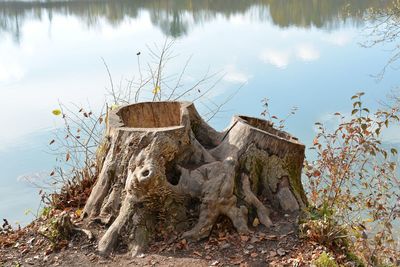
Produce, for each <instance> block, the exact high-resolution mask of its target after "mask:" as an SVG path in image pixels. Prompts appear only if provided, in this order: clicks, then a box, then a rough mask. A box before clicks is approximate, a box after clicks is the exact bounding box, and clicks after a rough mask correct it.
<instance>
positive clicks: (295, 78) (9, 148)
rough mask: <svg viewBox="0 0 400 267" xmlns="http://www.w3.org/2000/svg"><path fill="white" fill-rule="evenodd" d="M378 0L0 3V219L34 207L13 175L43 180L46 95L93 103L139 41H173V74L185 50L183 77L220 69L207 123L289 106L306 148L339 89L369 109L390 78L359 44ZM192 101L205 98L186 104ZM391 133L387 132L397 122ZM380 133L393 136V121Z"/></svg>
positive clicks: (132, 68) (345, 100)
mask: <svg viewBox="0 0 400 267" xmlns="http://www.w3.org/2000/svg"><path fill="white" fill-rule="evenodd" d="M389 5H390V1H379V0H353V1H350V0H347V1H345V0H332V1H328V0H325V1H312V0H280V1H274V0H260V1H251V0H250V1H249V0H230V1H222V0H217V1H211V0H208V1H207V0H202V1H188V0H179V1H168V0H163V1H161V0H159V1H153V0H146V1H106V0H100V1H90V0H88V1H57V2H53V1H49V2H48V1H46V2H31V1H27V2H14V1H8V2H0V100H1V105H0V114H1V115H0V125H1V126H0V129H1V130H0V171H1V174H0V217H1V218H4V217H6V218H9V219H10V221H12V222H17V221H18V222H20V223H26V222H28V221H29V220H30V219H31V217H30V215H24V212H25V211H26V210H28V209H31V210H32V211H33V212H36V209H37V207H38V203H39V197H38V189H36V188H34V187H33V186H32V185H30V184H28V183H26V182H24V179H23V178H22V177H24V176H30V177H33V178H34V179H37V180H40V179H45V178H46V176H47V174H48V173H49V171H50V169H51V168H52V166H53V165H54V156H53V155H51V154H49V153H48V152H47V151H48V148H47V144H48V142H49V140H50V139H51V131H52V129H54V128H55V127H57V126H59V124H58V121H57V118H55V117H54V116H53V115H52V114H51V110H53V109H54V108H56V107H57V103H58V101H62V102H64V103H70V102H72V103H77V104H83V105H86V104H88V103H90V105H91V106H92V107H93V108H94V109H96V108H99V107H100V106H101V105H102V103H103V101H104V98H105V87H106V86H108V76H107V73H106V71H105V68H104V66H103V64H102V61H101V58H102V57H103V58H104V59H105V61H106V62H107V64H108V66H109V67H110V70H111V73H112V76H113V79H114V80H117V81H119V80H120V79H124V78H123V77H125V78H126V77H131V76H132V75H134V74H135V73H137V71H138V70H137V65H136V53H137V52H139V51H141V52H143V53H142V54H144V58H143V60H144V61H145V60H146V56H145V53H144V52H145V51H146V45H153V44H154V43H156V44H162V43H163V42H164V40H165V38H166V37H169V38H174V39H176V44H175V47H174V51H176V54H179V56H177V57H176V58H174V60H173V61H172V62H171V64H170V66H169V71H170V72H174V71H176V72H178V71H179V70H180V69H181V68H182V66H183V65H184V64H185V62H186V60H187V58H188V57H190V56H191V55H192V60H191V62H190V64H189V67H188V70H187V73H188V74H189V76H188V77H186V78H185V79H186V80H185V82H187V83H188V84H190V83H191V82H193V80H195V79H196V78H200V77H201V76H202V75H203V74H204V72H205V71H206V70H207V69H208V68H210V71H211V72H217V71H222V72H224V73H226V75H225V76H224V78H223V80H222V81H221V82H220V83H219V84H218V85H217V86H216V88H215V89H214V90H213V93H212V100H213V101H217V102H218V101H219V102H221V101H223V100H224V99H225V98H226V97H227V96H229V95H231V94H232V93H233V92H235V90H237V88H238V87H239V86H240V85H241V84H243V83H245V86H244V87H243V88H242V89H241V90H240V91H239V92H238V93H237V95H236V96H235V97H234V98H233V99H232V100H231V101H230V102H229V103H227V104H226V105H225V107H224V110H223V112H221V113H219V114H218V116H217V117H216V118H214V119H213V121H212V125H213V126H215V127H216V128H218V129H223V128H224V127H225V126H226V125H227V124H228V123H229V120H230V117H231V116H232V114H235V113H242V114H247V115H252V116H259V114H260V112H261V111H262V107H261V103H260V101H261V99H262V98H264V97H268V98H269V99H270V103H271V104H270V108H271V111H272V112H273V113H275V114H278V115H281V116H282V115H285V114H286V113H287V112H288V111H289V110H290V108H291V107H292V106H297V107H299V111H298V112H297V114H296V116H294V117H293V118H291V119H290V120H289V121H288V123H287V124H288V128H287V130H288V131H290V132H291V133H293V134H294V135H296V136H297V137H299V138H300V140H302V141H303V142H304V143H305V144H306V145H308V144H310V143H311V141H312V138H313V135H314V128H313V124H314V122H315V121H325V120H327V119H329V118H330V114H332V113H334V112H336V111H342V112H346V111H349V109H350V103H351V102H350V100H349V98H350V96H351V95H352V94H353V93H355V92H357V91H360V90H362V91H365V92H367V97H366V99H365V101H366V102H367V103H368V104H369V105H370V106H372V107H374V106H375V107H376V106H377V105H378V104H377V100H379V99H383V98H384V97H385V95H386V94H387V93H389V92H390V90H392V89H395V88H396V87H397V86H398V85H399V84H400V75H399V73H398V72H396V71H394V70H391V69H389V70H388V71H387V72H386V74H385V76H384V78H383V80H381V81H380V82H377V81H376V80H375V79H374V78H373V77H371V75H374V74H377V73H378V72H379V71H380V70H381V69H382V67H383V66H384V65H385V63H386V62H387V60H388V59H389V57H390V52H389V51H388V49H387V47H382V46H377V47H373V48H368V49H367V48H363V47H361V46H360V44H359V43H362V42H364V41H365V40H366V38H368V36H365V34H363V33H364V32H363V29H364V27H365V25H366V23H367V24H368V21H364V19H363V14H364V13H365V12H366V10H367V9H368V8H370V7H380V8H385V7H387V6H389ZM198 109H199V110H204V109H205V107H204V106H202V105H201V103H199V104H198ZM397 130H399V129H397ZM385 139H386V141H388V142H392V143H399V142H400V135H399V134H397V132H396V129H394V130H393V131H392V132H389V133H388V134H387V135H386V136H385Z"/></svg>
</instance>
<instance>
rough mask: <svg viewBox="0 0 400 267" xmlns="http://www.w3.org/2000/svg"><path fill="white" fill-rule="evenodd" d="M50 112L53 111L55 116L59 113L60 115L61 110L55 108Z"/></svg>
mask: <svg viewBox="0 0 400 267" xmlns="http://www.w3.org/2000/svg"><path fill="white" fill-rule="evenodd" d="M51 113H53V114H54V115H56V116H59V115H61V110H59V109H55V110H53V111H52V112H51Z"/></svg>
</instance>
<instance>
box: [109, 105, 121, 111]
mask: <svg viewBox="0 0 400 267" xmlns="http://www.w3.org/2000/svg"><path fill="white" fill-rule="evenodd" d="M118 107H119V105H117V104H112V105H111V110H114V109H117V108H118Z"/></svg>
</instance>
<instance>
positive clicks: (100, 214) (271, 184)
mask: <svg viewBox="0 0 400 267" xmlns="http://www.w3.org/2000/svg"><path fill="white" fill-rule="evenodd" d="M107 125H108V127H107V133H108V138H109V143H110V146H109V149H108V152H107V156H106V158H105V160H104V163H103V168H102V171H101V173H100V175H99V177H98V180H97V182H96V185H95V186H94V188H93V191H92V193H91V195H90V197H89V199H88V201H87V204H86V206H85V209H84V212H83V214H84V216H86V217H88V218H89V219H90V220H97V221H100V222H102V223H104V224H107V225H109V228H108V229H107V231H106V233H105V234H104V235H103V236H102V237H101V239H100V241H99V246H98V249H99V251H100V252H101V253H104V254H107V253H109V252H110V251H112V249H113V248H114V247H115V245H116V244H117V242H118V240H121V238H123V239H124V240H125V242H127V243H129V244H128V245H130V246H131V248H132V252H133V254H136V253H138V252H140V251H142V250H143V249H144V248H145V247H146V245H147V244H148V242H149V241H150V240H151V238H152V237H154V234H155V231H156V230H155V229H156V225H159V224H160V222H161V224H163V225H164V227H166V228H167V227H169V228H172V229H174V230H175V231H178V232H180V231H182V230H187V231H186V232H184V233H183V234H182V236H183V237H184V238H189V239H194V240H198V239H201V238H204V237H207V236H208V235H209V233H210V231H211V229H212V227H213V225H214V224H215V222H216V221H217V219H218V217H219V216H221V215H224V216H227V217H228V218H229V219H230V220H231V221H232V223H233V225H234V227H235V228H236V230H237V231H238V232H240V233H247V232H248V231H249V229H248V225H247V223H248V220H249V218H250V217H254V216H257V217H258V219H259V221H260V222H261V223H262V224H263V225H265V226H266V227H269V226H271V225H272V222H271V220H270V218H269V209H274V210H277V211H281V210H283V211H285V212H292V211H297V210H299V209H301V208H302V207H304V205H305V203H306V198H305V194H304V190H303V187H302V184H301V169H302V164H303V160H304V146H303V145H302V144H301V143H299V142H298V141H297V139H296V138H294V137H292V136H290V135H289V134H287V133H285V132H282V131H279V130H276V129H274V128H273V127H272V125H271V124H270V123H269V122H267V121H264V120H260V119H256V118H251V117H245V116H235V117H234V118H233V120H232V123H231V126H230V127H228V129H227V130H226V131H224V132H221V133H220V132H217V131H215V130H214V129H213V128H211V127H210V126H209V125H208V124H207V123H205V122H204V121H203V120H202V119H201V117H200V116H199V114H198V113H197V111H196V109H195V107H194V105H193V104H192V103H188V102H150V103H139V104H133V105H129V106H124V107H122V108H119V109H118V110H116V111H112V112H110V114H109V117H108V124H107ZM193 199H196V200H197V203H200V204H199V205H200V207H199V218H198V220H197V223H196V224H195V225H194V227H193V228H192V229H187V228H188V226H189V224H188V221H187V216H188V214H189V208H190V207H189V206H190V203H193V201H191V200H193ZM266 205H268V206H269V208H267V206H266Z"/></svg>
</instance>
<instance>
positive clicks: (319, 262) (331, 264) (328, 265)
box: [314, 252, 339, 267]
mask: <svg viewBox="0 0 400 267" xmlns="http://www.w3.org/2000/svg"><path fill="white" fill-rule="evenodd" d="M314 265H315V266H316V267H339V265H338V264H337V263H336V261H335V260H334V259H333V258H332V257H331V256H329V254H328V253H326V252H323V253H322V254H321V255H320V256H319V257H318V259H316V260H315V261H314Z"/></svg>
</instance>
